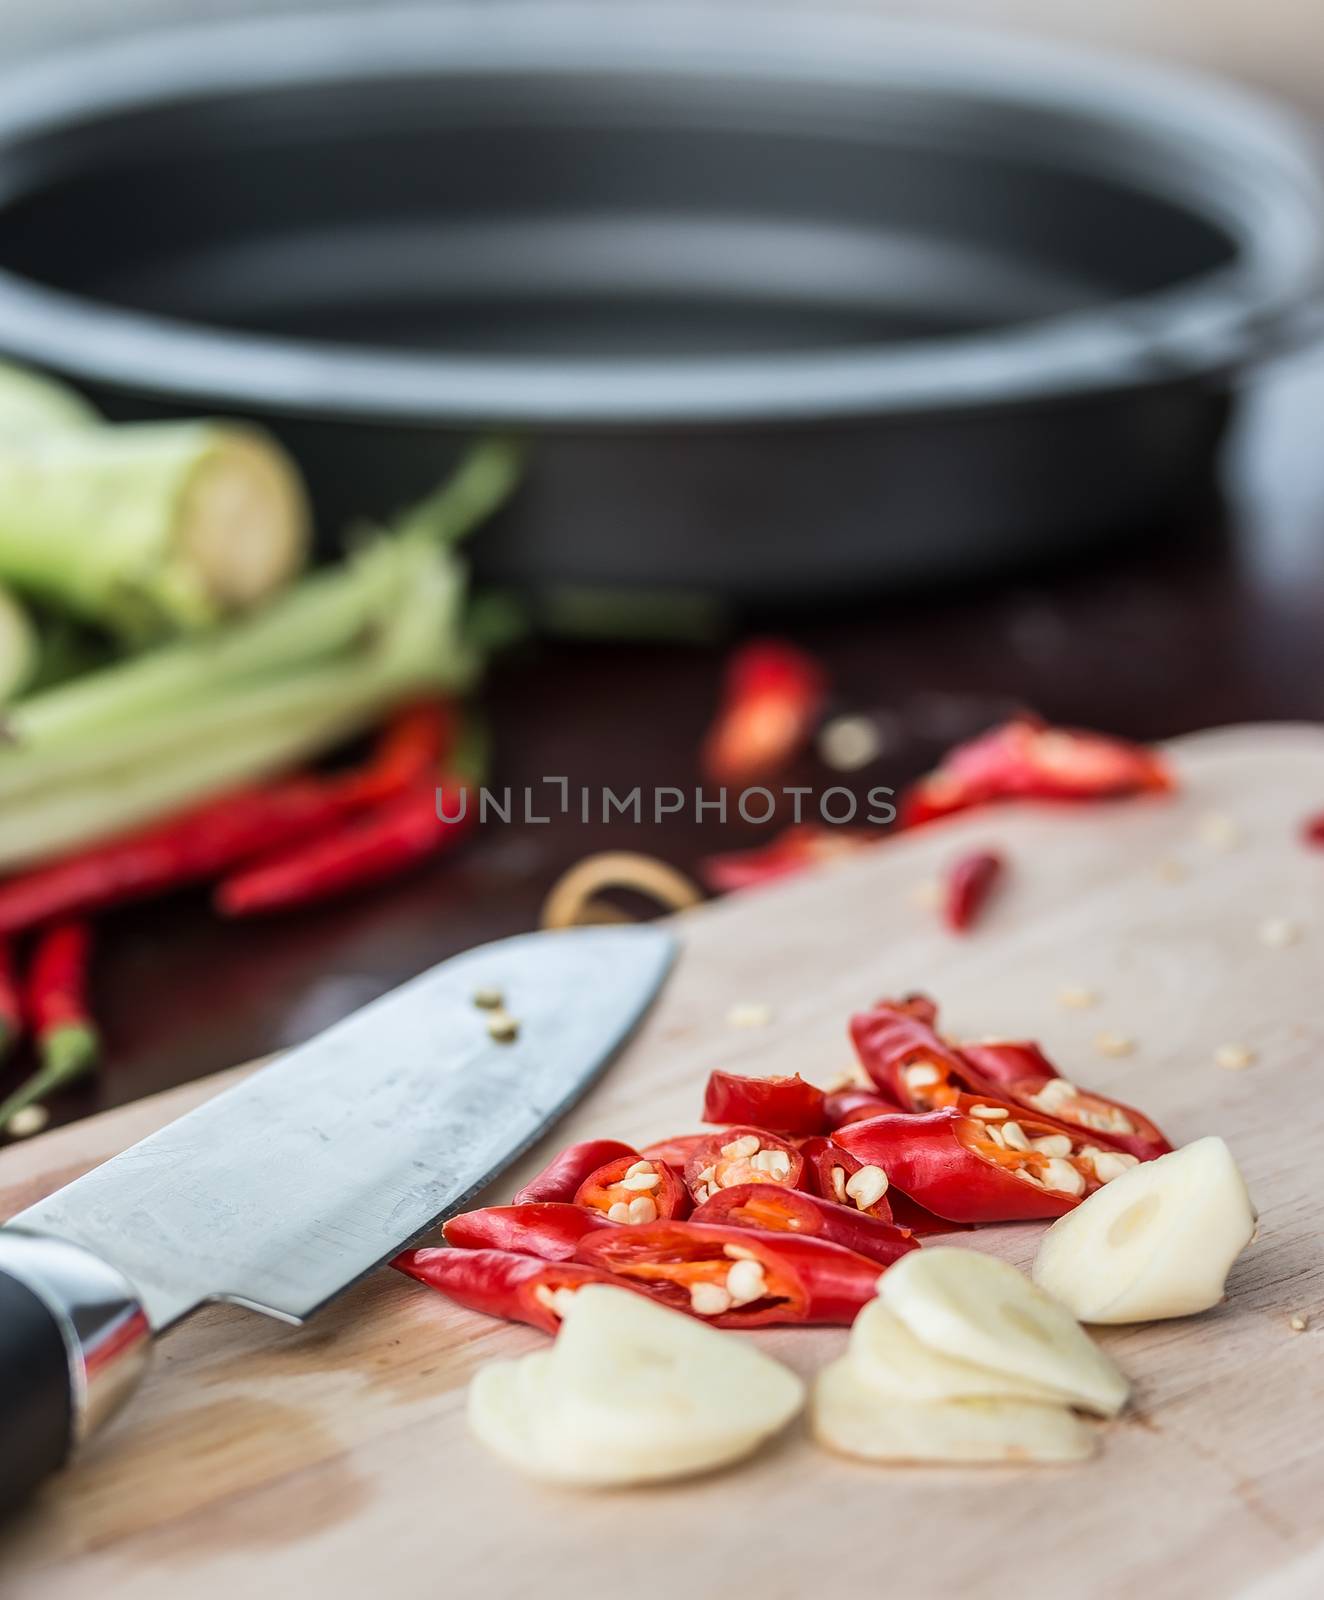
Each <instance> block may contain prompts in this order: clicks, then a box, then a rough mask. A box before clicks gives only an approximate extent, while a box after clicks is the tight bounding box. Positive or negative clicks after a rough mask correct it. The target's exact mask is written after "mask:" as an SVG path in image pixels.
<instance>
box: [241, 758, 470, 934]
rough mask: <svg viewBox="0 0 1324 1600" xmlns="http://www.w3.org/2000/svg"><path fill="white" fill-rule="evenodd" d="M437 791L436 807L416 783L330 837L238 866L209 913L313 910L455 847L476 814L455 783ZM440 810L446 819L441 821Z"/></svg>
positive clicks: (433, 794) (429, 787) (429, 788)
mask: <svg viewBox="0 0 1324 1600" xmlns="http://www.w3.org/2000/svg"><path fill="white" fill-rule="evenodd" d="M441 789H442V791H448V798H447V799H446V800H445V801H444V802H442V803H441V804H440V805H439V804H438V798H437V796H438V789H437V787H436V786H434V785H433V784H431V783H430V782H429V783H427V784H424V785H419V786H418V787H416V788H414V789H411V790H407V791H406V792H405V793H403V794H400V795H397V796H396V797H395V798H393V799H391V800H387V801H385V802H383V804H381V805H380V806H377V807H374V808H373V809H371V810H369V811H365V812H363V813H361V814H360V815H358V816H355V817H351V818H350V819H349V820H348V821H347V822H345V823H344V825H343V826H342V827H340V828H338V829H337V830H336V831H335V832H333V833H326V834H323V835H321V836H319V837H317V838H314V839H313V840H311V841H310V842H309V843H307V844H304V845H295V846H291V847H290V848H288V849H287V850H285V851H283V852H281V853H278V854H275V855H272V856H270V857H266V858H264V859H262V860H260V861H258V862H256V863H254V864H253V865H251V866H246V867H244V868H242V869H241V870H240V871H239V872H238V873H237V874H235V875H234V876H233V877H230V878H226V879H225V880H224V881H223V882H222V883H221V885H220V887H219V888H218V889H217V891H216V897H215V899H216V907H217V909H218V910H219V911H220V912H221V913H222V915H224V916H227V917H248V916H254V915H261V914H264V913H267V912H271V911H288V910H290V909H292V908H294V907H297V906H308V905H316V904H318V903H320V902H321V901H323V900H329V899H332V898H334V897H335V896H336V895H339V894H344V893H346V892H347V891H349V890H351V889H361V888H364V887H366V886H368V885H370V884H377V883H382V882H384V881H386V880H388V879H390V878H395V877H398V876H399V875H400V874H401V873H403V872H406V871H408V869H409V868H410V867H415V866H419V865H421V863H423V862H424V861H427V860H429V859H431V857H433V856H435V855H438V854H439V853H440V852H441V851H443V850H446V849H449V848H450V847H451V846H453V845H455V844H458V843H459V841H460V840H461V839H462V838H463V837H464V835H465V834H466V833H467V832H468V831H469V830H470V828H471V827H472V826H473V824H474V821H475V818H476V815H477V807H476V806H472V805H469V804H468V802H467V799H465V798H464V796H463V790H464V785H463V784H459V785H457V784H455V783H454V782H453V781H451V780H445V781H443V784H442V786H441ZM442 812H444V813H445V815H446V817H447V818H448V819H451V820H443V818H442V815H441V813H442Z"/></svg>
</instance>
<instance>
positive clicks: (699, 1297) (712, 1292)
mask: <svg viewBox="0 0 1324 1600" xmlns="http://www.w3.org/2000/svg"><path fill="white" fill-rule="evenodd" d="M690 1305H691V1306H692V1307H693V1309H694V1310H695V1311H697V1312H698V1313H699V1315H700V1316H701V1317H720V1316H721V1314H722V1312H723V1311H729V1310H730V1309H731V1296H730V1295H729V1294H728V1293H727V1292H726V1290H725V1289H723V1288H722V1286H721V1285H720V1284H716V1283H695V1284H691V1286H690Z"/></svg>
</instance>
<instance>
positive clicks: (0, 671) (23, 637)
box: [0, 589, 40, 706]
mask: <svg viewBox="0 0 1324 1600" xmlns="http://www.w3.org/2000/svg"><path fill="white" fill-rule="evenodd" d="M39 654H40V652H39V650H38V646H37V631H36V629H35V628H34V627H33V626H32V623H31V621H30V619H29V617H28V614H27V612H26V611H24V609H23V607H22V606H21V605H19V603H18V601H17V600H15V599H14V597H13V595H11V594H10V593H8V591H7V590H5V589H0V706H3V705H4V704H5V702H6V701H7V700H9V699H12V697H13V696H14V695H16V694H19V693H21V692H22V690H23V687H24V685H25V684H26V683H27V682H28V680H29V679H30V678H31V677H32V675H33V673H34V672H35V671H36V669H37V662H38V659H39Z"/></svg>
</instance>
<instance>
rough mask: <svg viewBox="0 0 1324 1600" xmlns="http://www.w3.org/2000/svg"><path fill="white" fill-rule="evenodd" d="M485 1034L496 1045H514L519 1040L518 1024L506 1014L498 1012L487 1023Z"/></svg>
mask: <svg viewBox="0 0 1324 1600" xmlns="http://www.w3.org/2000/svg"><path fill="white" fill-rule="evenodd" d="M487 1032H488V1035H489V1037H490V1038H492V1039H493V1040H495V1042H496V1043H497V1044H514V1042H515V1040H516V1039H518V1038H519V1023H518V1022H517V1021H516V1020H515V1018H514V1017H512V1016H509V1015H508V1014H507V1013H506V1012H504V1011H499V1012H497V1013H496V1014H495V1015H494V1016H493V1017H492V1018H491V1020H490V1021H489V1022H488V1024H487Z"/></svg>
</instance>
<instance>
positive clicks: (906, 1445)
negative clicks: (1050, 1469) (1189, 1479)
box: [812, 1356, 1095, 1465]
mask: <svg viewBox="0 0 1324 1600" xmlns="http://www.w3.org/2000/svg"><path fill="white" fill-rule="evenodd" d="M812 1422H813V1430H814V1437H815V1438H816V1439H818V1441H819V1442H820V1443H821V1444H824V1445H826V1446H827V1447H828V1449H830V1450H836V1451H839V1452H840V1453H841V1454H842V1455H848V1456H856V1457H858V1458H859V1459H861V1460H864V1461H911V1462H922V1461H986V1462H987V1461H992V1462H1006V1463H1015V1464H1021V1465H1024V1464H1026V1463H1029V1462H1034V1461H1058V1462H1061V1461H1083V1460H1085V1459H1086V1458H1087V1457H1089V1456H1091V1455H1092V1454H1093V1453H1094V1449H1095V1438H1094V1431H1093V1429H1091V1428H1090V1427H1089V1425H1088V1424H1087V1423H1085V1422H1083V1421H1081V1419H1080V1418H1079V1417H1077V1416H1076V1415H1075V1414H1074V1413H1073V1412H1071V1411H1069V1410H1067V1408H1066V1407H1065V1406H1056V1405H1044V1404H1041V1403H1039V1402H1036V1401H1032V1400H995V1399H987V1398H986V1399H968V1400H948V1401H925V1400H902V1399H898V1398H895V1397H894V1396H891V1395H883V1394H880V1393H879V1392H878V1391H877V1390H876V1389H874V1388H873V1387H871V1386H870V1385H869V1384H867V1383H865V1382H864V1380H863V1379H862V1378H861V1377H860V1376H859V1374H858V1373H857V1372H856V1371H855V1369H854V1367H853V1366H852V1365H851V1360H850V1357H849V1356H843V1357H842V1358H841V1359H840V1360H838V1361H834V1362H832V1363H831V1364H830V1365H829V1366H826V1367H824V1368H823V1370H822V1371H821V1372H820V1373H819V1375H818V1378H817V1381H816V1382H815V1385H814V1394H813V1411H812Z"/></svg>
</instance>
